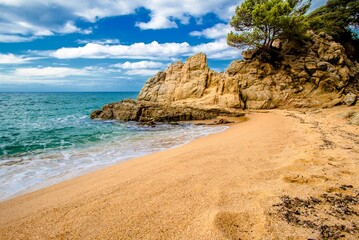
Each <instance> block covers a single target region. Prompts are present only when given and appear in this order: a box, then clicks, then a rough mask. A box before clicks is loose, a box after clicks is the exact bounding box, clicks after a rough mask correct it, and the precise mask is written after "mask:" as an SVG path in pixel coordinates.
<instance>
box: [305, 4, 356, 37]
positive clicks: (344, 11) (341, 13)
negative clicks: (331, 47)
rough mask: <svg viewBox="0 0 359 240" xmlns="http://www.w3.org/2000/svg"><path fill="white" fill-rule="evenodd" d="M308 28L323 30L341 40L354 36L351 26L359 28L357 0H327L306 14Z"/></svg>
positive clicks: (317, 30)
mask: <svg viewBox="0 0 359 240" xmlns="http://www.w3.org/2000/svg"><path fill="white" fill-rule="evenodd" d="M308 23H309V25H310V28H311V29H313V30H315V31H316V32H325V33H327V34H329V35H331V36H332V37H334V39H335V40H337V41H340V42H342V41H343V40H344V41H347V40H348V39H350V38H355V37H357V36H355V33H354V32H352V31H351V28H357V29H358V28H359V1H358V0H329V1H328V2H327V4H326V5H324V6H322V7H320V8H318V9H317V10H315V11H314V12H312V13H311V14H310V15H309V16H308Z"/></svg>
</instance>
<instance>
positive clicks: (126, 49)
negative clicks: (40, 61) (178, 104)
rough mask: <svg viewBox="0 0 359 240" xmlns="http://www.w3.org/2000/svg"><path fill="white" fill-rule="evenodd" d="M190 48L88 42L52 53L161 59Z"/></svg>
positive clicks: (182, 46) (176, 45)
mask: <svg viewBox="0 0 359 240" xmlns="http://www.w3.org/2000/svg"><path fill="white" fill-rule="evenodd" d="M189 49H190V45H189V44H188V43H163V44H159V43H158V42H156V41H154V42H151V43H148V44H145V43H134V44H132V45H101V44H94V43H88V44H86V45H85V46H83V47H76V48H60V49H58V50H56V51H54V52H51V53H50V56H51V57H55V58H59V59H71V58H129V59H141V58H142V59H161V58H168V57H176V56H177V55H178V54H181V53H186V52H188V51H189Z"/></svg>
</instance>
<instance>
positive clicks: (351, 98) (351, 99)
mask: <svg viewBox="0 0 359 240" xmlns="http://www.w3.org/2000/svg"><path fill="white" fill-rule="evenodd" d="M356 100H357V96H356V95H355V94H354V93H348V94H347V95H345V98H344V103H345V104H346V105H348V106H351V105H354V104H355V102H356Z"/></svg>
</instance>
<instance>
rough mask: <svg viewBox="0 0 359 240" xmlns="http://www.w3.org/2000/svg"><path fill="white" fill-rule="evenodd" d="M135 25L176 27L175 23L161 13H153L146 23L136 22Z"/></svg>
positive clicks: (161, 27) (145, 28) (162, 27)
mask: <svg viewBox="0 0 359 240" xmlns="http://www.w3.org/2000/svg"><path fill="white" fill-rule="evenodd" d="M136 26H137V27H139V28H141V29H143V30H147V29H165V28H177V27H178V26H177V23H176V22H174V21H171V20H169V19H168V18H167V17H166V16H162V15H158V14H156V15H153V16H151V20H150V21H149V22H147V23H144V22H140V23H136Z"/></svg>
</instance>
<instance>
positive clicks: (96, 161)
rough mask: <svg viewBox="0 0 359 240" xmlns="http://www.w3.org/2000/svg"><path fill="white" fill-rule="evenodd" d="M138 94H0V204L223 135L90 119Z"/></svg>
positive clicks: (183, 127)
mask: <svg viewBox="0 0 359 240" xmlns="http://www.w3.org/2000/svg"><path fill="white" fill-rule="evenodd" d="M137 94H138V93H133V92H118V93H112V92H111V93H103V92H101V93H0V201H3V200H6V199H9V198H11V197H14V196H16V195H19V194H23V193H26V192H29V191H34V190H37V189H40V188H43V187H47V186H50V185H52V184H55V183H58V182H60V181H63V180H66V179H70V178H73V177H75V176H79V175H81V174H85V173H88V172H91V171H94V170H97V169H100V168H104V167H106V166H110V165H113V164H116V163H119V162H121V161H125V160H129V159H131V158H136V157H140V156H144V155H147V154H150V153H153V152H158V151H163V150H166V149H169V148H173V147H177V146H180V145H183V144H185V143H188V142H190V141H191V140H194V139H196V138H199V137H202V136H205V135H208V134H213V133H217V132H221V131H224V130H225V129H226V127H223V126H203V125H202V126H201V125H200V126H199V125H194V124H189V123H183V124H179V125H170V124H157V125H156V126H155V127H150V126H141V125H139V124H137V123H135V122H119V121H112V120H111V121H107V120H106V121H103V120H92V119H90V113H91V112H92V111H93V110H96V109H100V108H101V107H102V106H103V105H104V104H107V103H111V102H117V101H120V100H122V99H126V98H136V97H137Z"/></svg>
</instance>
